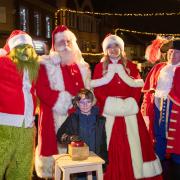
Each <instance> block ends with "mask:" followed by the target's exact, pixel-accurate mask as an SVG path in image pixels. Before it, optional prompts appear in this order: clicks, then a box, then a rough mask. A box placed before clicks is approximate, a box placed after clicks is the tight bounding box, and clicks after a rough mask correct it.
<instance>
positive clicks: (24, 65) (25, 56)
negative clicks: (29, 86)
mask: <svg viewBox="0 0 180 180" xmlns="http://www.w3.org/2000/svg"><path fill="white" fill-rule="evenodd" d="M9 56H10V57H11V59H12V61H13V62H14V63H15V64H16V66H17V69H18V70H19V72H20V73H23V71H24V70H28V72H29V78H30V80H31V81H35V80H36V78H37V75H38V69H39V63H38V55H37V54H36V52H35V50H34V48H33V47H32V46H31V45H27V44H24V45H19V46H16V47H15V48H14V49H12V50H11V51H10V54H9Z"/></svg>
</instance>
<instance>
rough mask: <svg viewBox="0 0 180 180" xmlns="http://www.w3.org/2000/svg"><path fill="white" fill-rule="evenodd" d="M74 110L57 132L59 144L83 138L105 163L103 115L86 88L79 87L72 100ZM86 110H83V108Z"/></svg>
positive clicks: (105, 145)
mask: <svg viewBox="0 0 180 180" xmlns="http://www.w3.org/2000/svg"><path fill="white" fill-rule="evenodd" d="M73 103H74V106H75V107H76V112H74V113H72V114H71V115H69V116H68V117H67V119H66V120H65V122H64V123H63V124H62V126H61V127H60V128H59V130H58V132H57V139H58V141H59V143H60V144H68V143H70V142H72V141H76V140H79V139H81V140H83V141H84V142H85V143H86V144H87V145H88V146H89V149H90V151H94V152H95V153H96V154H97V155H98V156H100V157H101V158H102V159H104V160H105V162H106V163H107V143H106V131H105V121H106V119H105V117H103V116H101V115H100V114H99V109H98V107H97V106H95V105H94V103H95V97H94V95H93V92H91V91H90V90H88V89H81V90H80V91H79V93H78V94H77V96H76V97H75V98H74V100H73ZM83 108H84V109H85V110H87V109H88V111H83V110H84V109H83Z"/></svg>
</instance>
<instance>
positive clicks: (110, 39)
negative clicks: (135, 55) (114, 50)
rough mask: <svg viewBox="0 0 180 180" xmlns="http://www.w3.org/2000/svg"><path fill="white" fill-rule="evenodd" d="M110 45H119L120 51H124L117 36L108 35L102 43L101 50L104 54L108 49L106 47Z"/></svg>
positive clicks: (121, 41) (122, 42)
mask: <svg viewBox="0 0 180 180" xmlns="http://www.w3.org/2000/svg"><path fill="white" fill-rule="evenodd" d="M111 44H117V45H119V47H120V49H121V50H122V51H124V41H123V40H122V39H121V38H120V37H119V36H116V35H109V36H107V37H106V38H105V39H104V41H103V43H102V48H103V52H104V53H105V52H106V49H107V48H108V46H109V45H111Z"/></svg>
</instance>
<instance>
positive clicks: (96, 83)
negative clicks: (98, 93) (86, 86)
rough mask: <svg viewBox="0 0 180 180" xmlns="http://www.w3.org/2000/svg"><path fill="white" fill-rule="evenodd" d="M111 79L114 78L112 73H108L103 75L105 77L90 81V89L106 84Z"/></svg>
mask: <svg viewBox="0 0 180 180" xmlns="http://www.w3.org/2000/svg"><path fill="white" fill-rule="evenodd" d="M113 77H114V73H112V72H108V73H107V74H105V76H103V77H102V78H100V79H94V80H91V82H90V87H91V88H95V87H99V86H103V85H105V84H108V83H109V82H110V81H111V80H112V79H113Z"/></svg>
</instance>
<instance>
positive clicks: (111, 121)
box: [103, 114, 115, 148]
mask: <svg viewBox="0 0 180 180" xmlns="http://www.w3.org/2000/svg"><path fill="white" fill-rule="evenodd" d="M103 116H105V117H106V123H105V128H106V136H107V137H106V139H107V148H109V142H110V138H111V132H112V128H113V125H114V120H115V117H114V116H108V115H107V114H103Z"/></svg>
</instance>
